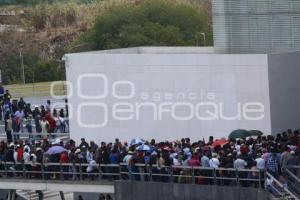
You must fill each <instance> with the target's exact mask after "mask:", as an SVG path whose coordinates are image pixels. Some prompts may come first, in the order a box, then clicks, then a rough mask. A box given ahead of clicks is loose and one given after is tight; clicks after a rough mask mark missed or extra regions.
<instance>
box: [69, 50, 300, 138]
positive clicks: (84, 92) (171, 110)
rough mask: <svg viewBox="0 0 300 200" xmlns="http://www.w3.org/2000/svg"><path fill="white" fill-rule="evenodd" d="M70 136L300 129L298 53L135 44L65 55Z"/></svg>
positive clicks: (190, 134)
mask: <svg viewBox="0 0 300 200" xmlns="http://www.w3.org/2000/svg"><path fill="white" fill-rule="evenodd" d="M64 59H65V62H66V74H67V81H69V84H70V87H69V103H70V115H71V116H70V135H71V138H74V139H75V140H77V141H78V140H79V139H80V138H82V137H85V138H86V139H88V140H95V141H102V140H105V141H113V140H114V139H115V138H120V139H122V140H130V139H131V138H135V137H141V138H145V139H151V138H155V139H157V140H166V139H168V140H175V139H179V138H182V137H190V138H191V139H192V140H199V139H202V138H203V137H204V138H207V137H208V136H210V135H213V136H215V137H227V136H228V134H229V133H230V132H231V131H232V130H234V129H239V128H242V129H258V130H262V131H263V132H265V133H273V134H276V133H277V132H281V131H284V130H286V129H288V128H292V129H294V128H299V126H300V106H299V102H300V84H299V80H300V62H299V61H300V53H297V52H295V53H284V54H215V53H213V48H203V47H137V48H128V49H116V50H106V51H97V52H85V53H75V54H66V55H65V57H64Z"/></svg>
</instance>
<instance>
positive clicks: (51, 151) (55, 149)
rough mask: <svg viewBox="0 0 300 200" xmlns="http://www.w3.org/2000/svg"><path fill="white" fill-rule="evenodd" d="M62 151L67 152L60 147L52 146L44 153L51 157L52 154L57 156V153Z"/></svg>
mask: <svg viewBox="0 0 300 200" xmlns="http://www.w3.org/2000/svg"><path fill="white" fill-rule="evenodd" d="M64 151H67V150H66V149H65V148H63V147H62V146H53V147H50V148H49V149H48V151H47V152H46V153H47V154H49V155H52V154H58V153H61V152H64Z"/></svg>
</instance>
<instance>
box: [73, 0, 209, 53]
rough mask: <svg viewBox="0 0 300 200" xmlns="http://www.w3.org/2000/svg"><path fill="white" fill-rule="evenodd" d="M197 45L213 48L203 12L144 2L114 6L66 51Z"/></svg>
mask: <svg viewBox="0 0 300 200" xmlns="http://www.w3.org/2000/svg"><path fill="white" fill-rule="evenodd" d="M204 34H205V36H206V37H205V39H204V37H203V35H204ZM196 45H199V46H205V45H206V46H208V45H212V31H211V28H210V20H209V18H208V16H207V15H206V13H205V12H202V11H201V10H200V9H197V6H195V5H193V4H190V3H189V4H188V3H179V2H176V1H171V0H170V1H169V0H146V1H142V2H140V3H138V4H134V5H133V4H119V5H115V6H112V7H110V8H108V9H107V10H105V11H104V12H102V13H100V14H99V16H98V17H97V18H96V23H95V25H94V27H93V28H92V29H91V30H89V31H87V32H85V33H84V34H83V35H81V36H80V38H79V39H78V40H77V41H76V42H74V43H73V44H72V45H71V46H70V47H69V49H72V51H87V50H102V49H112V48H126V47H135V46H196Z"/></svg>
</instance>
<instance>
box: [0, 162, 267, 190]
mask: <svg viewBox="0 0 300 200" xmlns="http://www.w3.org/2000/svg"><path fill="white" fill-rule="evenodd" d="M250 174H252V175H250ZM1 178H9V179H39V180H45V181H55V180H56V181H57V180H60V181H95V182H97V181H104V180H107V181H113V180H135V181H154V182H168V183H179V184H199V185H222V186H237V187H239V186H242V187H255V188H263V183H264V173H263V172H259V171H255V170H249V169H240V170H237V169H225V168H217V169H214V168H205V167H190V166H158V165H145V164H135V165H127V164H124V163H121V164H99V163H95V164H87V163H46V162H45V163H13V162H1V163H0V179H1Z"/></svg>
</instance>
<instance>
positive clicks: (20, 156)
mask: <svg viewBox="0 0 300 200" xmlns="http://www.w3.org/2000/svg"><path fill="white" fill-rule="evenodd" d="M23 153H24V152H23V149H22V148H18V150H17V161H18V162H23Z"/></svg>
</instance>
